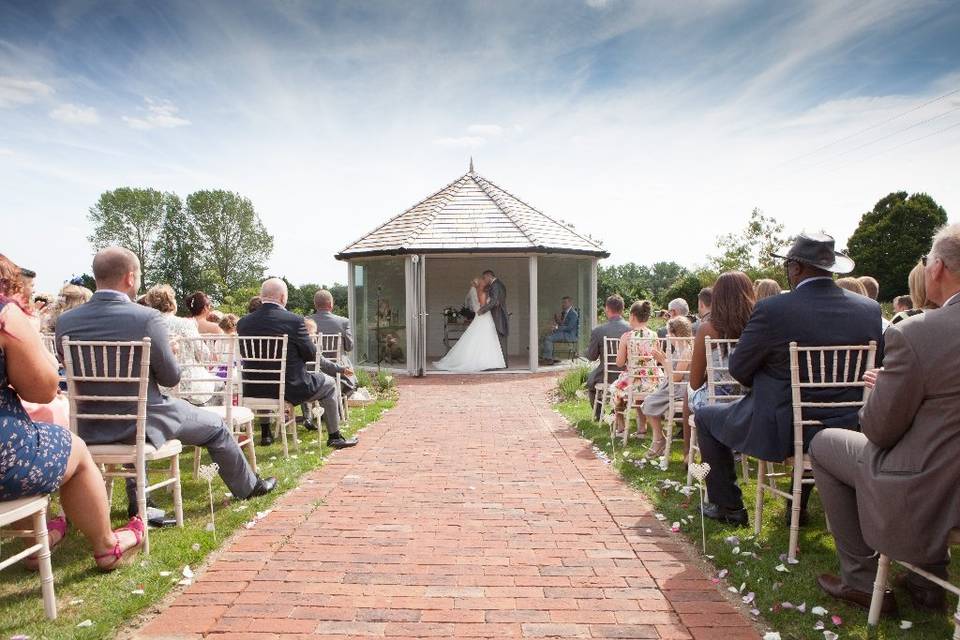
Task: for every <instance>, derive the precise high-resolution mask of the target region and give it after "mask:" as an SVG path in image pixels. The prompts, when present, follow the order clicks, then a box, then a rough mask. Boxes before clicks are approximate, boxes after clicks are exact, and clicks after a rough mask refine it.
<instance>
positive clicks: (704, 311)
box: [668, 287, 713, 333]
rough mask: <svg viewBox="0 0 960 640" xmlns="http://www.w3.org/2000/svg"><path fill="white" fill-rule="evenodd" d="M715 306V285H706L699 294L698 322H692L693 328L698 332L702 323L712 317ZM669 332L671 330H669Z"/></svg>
mask: <svg viewBox="0 0 960 640" xmlns="http://www.w3.org/2000/svg"><path fill="white" fill-rule="evenodd" d="M712 307H713V287H704V288H703V289H700V293H698V294H697V322H696V323H693V322H691V326H690V328H691V330H692V331H693V332H694V333H696V331H697V329H699V328H700V323H701V322H703V321H705V320H709V319H710V309H711V308H712ZM668 333H669V332H668Z"/></svg>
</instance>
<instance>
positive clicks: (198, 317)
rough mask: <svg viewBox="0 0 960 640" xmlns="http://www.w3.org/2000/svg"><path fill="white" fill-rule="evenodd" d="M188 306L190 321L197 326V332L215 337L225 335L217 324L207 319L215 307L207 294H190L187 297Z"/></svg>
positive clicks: (199, 292)
mask: <svg viewBox="0 0 960 640" xmlns="http://www.w3.org/2000/svg"><path fill="white" fill-rule="evenodd" d="M186 305H187V312H188V313H189V314H190V319H191V320H193V321H194V322H195V323H196V324H197V331H199V332H200V333H202V334H213V335H217V334H221V333H223V331H221V330H220V327H219V326H217V323H216V322H211V321H210V320H209V319H208V318H207V316H209V315H210V312H212V311H213V305H212V304H211V303H210V298H209V297H207V294H205V293H203V292H202V291H196V292H194V293H192V294H190V295H189V296H187V300H186Z"/></svg>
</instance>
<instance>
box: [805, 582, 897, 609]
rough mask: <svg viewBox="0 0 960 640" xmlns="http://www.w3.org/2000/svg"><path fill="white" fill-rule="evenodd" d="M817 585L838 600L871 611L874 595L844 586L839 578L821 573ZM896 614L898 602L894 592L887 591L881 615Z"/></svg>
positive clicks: (884, 595) (881, 607)
mask: <svg viewBox="0 0 960 640" xmlns="http://www.w3.org/2000/svg"><path fill="white" fill-rule="evenodd" d="M817 584H818V585H820V588H821V589H822V590H823V591H824V592H825V593H826V594H827V595H830V596H833V597H834V598H836V599H837V600H843V601H844V602H847V603H849V604H852V605H854V606H857V607H860V608H861V609H870V598H871V597H872V596H873V594H871V593H868V592H866V591H858V590H856V589H851V588H850V587H847V586H844V584H843V582H842V581H841V580H840V578H839V577H837V576H834V575H831V574H829V573H821V574H820V575H819V576H818V577H817ZM896 613H897V601H896V599H895V598H894V597H893V592H892V591H890V590H889V589H887V590H886V591H885V592H884V594H883V604H882V605H880V615H881V616H892V615H894V614H896Z"/></svg>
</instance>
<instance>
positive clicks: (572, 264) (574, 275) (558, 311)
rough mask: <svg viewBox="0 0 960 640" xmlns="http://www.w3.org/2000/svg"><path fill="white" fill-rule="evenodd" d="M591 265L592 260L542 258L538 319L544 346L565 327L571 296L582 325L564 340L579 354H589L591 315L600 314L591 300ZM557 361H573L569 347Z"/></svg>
mask: <svg viewBox="0 0 960 640" xmlns="http://www.w3.org/2000/svg"><path fill="white" fill-rule="evenodd" d="M590 263H591V260H590V258H579V257H575V256H540V258H539V260H538V263H537V281H538V294H537V319H538V325H539V327H540V340H541V343H542V342H543V338H544V337H545V336H548V335H550V334H551V333H552V332H553V331H554V330H556V329H557V328H558V327H560V326H561V325H563V324H564V323H563V320H564V311H563V308H562V299H563V298H564V297H565V296H569V297H570V298H571V301H572V303H573V306H572V308H573V309H574V310H575V311H576V314H577V317H578V318H579V321H578V322H577V323H576V328H575V330H574V331H573V332H572V333H571V334H568V335H566V336H563V337H564V338H565V339H570V340H571V341H573V342H576V344H577V349H578V352H579V353H584V352H585V351H586V348H587V343H588V342H589V341H590V314H591V313H595V312H596V309H595V307H596V303H595V302H594V301H592V300H590ZM541 353H542V351H541ZM556 357H557V359H563V358H566V357H569V352H568V347H566V346H561V347H560V348H559V349H558V350H557V353H556Z"/></svg>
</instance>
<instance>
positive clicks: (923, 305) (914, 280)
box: [907, 262, 937, 309]
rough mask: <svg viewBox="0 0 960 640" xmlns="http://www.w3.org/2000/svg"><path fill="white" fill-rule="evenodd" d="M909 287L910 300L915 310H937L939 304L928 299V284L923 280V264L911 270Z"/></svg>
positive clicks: (908, 281)
mask: <svg viewBox="0 0 960 640" xmlns="http://www.w3.org/2000/svg"><path fill="white" fill-rule="evenodd" d="M907 285H908V286H909V287H910V299H911V300H912V301H913V308H914V309H936V308H937V303H935V302H932V301H930V300H928V299H927V284H926V282H925V281H924V279H923V262H917V265H916V266H915V267H914V268H913V269H911V270H910V275H909V276H907Z"/></svg>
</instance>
